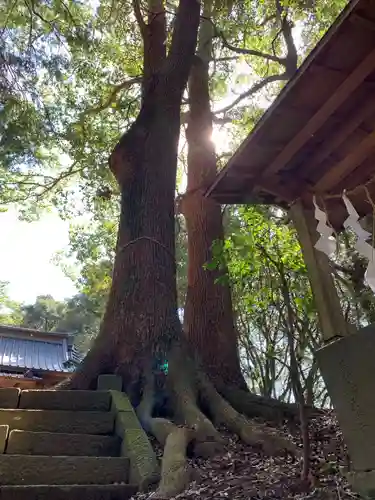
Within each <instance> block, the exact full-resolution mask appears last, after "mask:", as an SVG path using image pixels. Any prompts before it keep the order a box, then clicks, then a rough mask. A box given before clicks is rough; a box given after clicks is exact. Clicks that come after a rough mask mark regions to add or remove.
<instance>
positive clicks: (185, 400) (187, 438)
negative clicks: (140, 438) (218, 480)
mask: <svg viewBox="0 0 375 500" xmlns="http://www.w3.org/2000/svg"><path fill="white" fill-rule="evenodd" d="M168 362H169V365H168V366H169V371H168V375H167V378H166V387H165V389H166V392H167V394H168V410H169V411H170V413H169V411H168V413H167V415H168V418H158V417H157V416H155V415H154V407H155V401H156V398H155V375H154V373H153V371H152V367H151V363H150V366H149V367H146V368H145V367H144V366H143V375H142V378H139V379H138V375H137V377H136V378H137V380H139V382H140V384H139V385H140V386H141V388H142V398H141V402H140V404H139V405H138V406H137V408H136V411H137V415H138V417H139V419H140V421H141V423H142V425H143V427H144V429H145V430H146V431H147V432H148V433H150V434H152V435H153V436H154V437H155V438H156V439H157V440H158V442H159V443H160V444H161V446H163V447H164V454H163V459H162V464H161V481H160V484H159V487H158V489H157V491H156V493H155V495H154V496H153V498H155V499H168V498H172V497H174V496H176V495H178V494H179V493H181V492H182V491H183V490H184V489H185V488H186V486H187V485H188V483H189V482H190V481H191V469H190V467H189V465H188V460H187V455H188V452H189V453H190V452H193V454H194V455H195V456H202V457H204V458H208V457H210V456H212V455H213V454H215V453H217V452H218V451H219V450H220V449H222V446H223V443H224V439H223V437H222V435H221V434H220V432H219V431H218V430H217V426H221V425H224V426H225V427H226V428H228V429H229V430H230V431H231V432H233V433H235V434H237V435H238V436H239V437H240V438H241V439H242V440H243V441H244V442H245V443H246V444H249V445H251V446H254V447H256V448H258V449H260V450H262V451H263V452H264V453H266V454H267V455H277V454H279V453H285V452H286V451H287V452H289V453H291V454H293V455H294V456H299V450H298V449H297V448H296V447H295V446H294V445H293V444H292V443H290V442H289V441H288V440H286V439H284V438H283V437H281V436H279V435H277V434H276V432H275V433H272V432H271V431H270V430H269V429H268V428H266V427H265V426H262V425H261V424H259V423H255V422H250V421H249V420H248V419H247V418H246V417H245V416H244V415H243V414H241V413H239V412H238V411H237V410H236V409H234V408H233V406H231V405H230V404H229V403H228V402H227V400H226V399H225V398H224V397H223V396H222V395H221V394H220V393H219V392H218V391H217V390H216V388H215V386H214V384H213V383H212V382H211V380H210V379H209V378H208V376H207V375H206V374H205V373H204V371H203V370H202V369H201V368H200V366H199V364H198V363H196V362H195V361H194V360H193V359H192V358H189V357H188V355H187V354H186V351H185V349H184V348H183V347H182V346H181V345H180V344H177V345H175V346H173V348H172V349H171V351H170V352H169V353H168ZM93 363H94V360H93V358H91V359H89V360H88V362H86V367H89V368H90V370H88V373H89V374H90V376H89V377H85V373H81V374H80V375H79V377H78V378H77V377H76V376H74V377H73V384H72V386H73V387H74V388H78V387H77V385H79V386H80V385H81V382H82V383H86V384H87V383H89V379H90V380H91V379H92V373H93V371H92V369H91V368H92V366H93ZM99 367H100V365H99ZM83 381H85V382H83ZM78 382H79V383H78ZM129 387H130V386H129V385H128V389H129ZM85 388H87V387H85ZM244 394H246V393H244ZM138 401H139V399H138ZM201 408H203V409H204V411H202V409H201ZM205 412H206V413H207V414H206V413H205ZM262 416H263V415H262Z"/></svg>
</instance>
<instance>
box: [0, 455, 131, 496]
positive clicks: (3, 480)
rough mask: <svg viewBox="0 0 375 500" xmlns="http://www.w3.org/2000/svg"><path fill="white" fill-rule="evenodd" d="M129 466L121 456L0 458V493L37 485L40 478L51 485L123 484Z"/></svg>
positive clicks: (8, 456) (6, 456)
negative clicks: (13, 487)
mask: <svg viewBox="0 0 375 500" xmlns="http://www.w3.org/2000/svg"><path fill="white" fill-rule="evenodd" d="M129 465H130V464H129V459H127V458H123V457H84V456H73V457H72V456H41V455H1V456H0V470H1V477H0V484H1V488H0V491H1V490H2V487H3V486H34V485H38V484H40V479H41V475H42V477H45V478H48V481H50V483H51V484H53V485H71V484H83V485H84V484H102V485H104V484H114V483H127V481H128V477H129ZM0 498H1V497H0Z"/></svg>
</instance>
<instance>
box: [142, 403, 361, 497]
mask: <svg viewBox="0 0 375 500" xmlns="http://www.w3.org/2000/svg"><path fill="white" fill-rule="evenodd" d="M309 430H310V437H311V457H312V467H313V475H312V478H311V481H310V484H309V485H307V484H303V483H302V481H301V478H300V471H301V463H300V462H299V461H297V460H295V459H293V458H292V457H290V456H286V455H285V456H278V457H265V456H262V454H261V452H260V451H259V450H256V449H254V448H252V447H250V446H246V445H244V444H242V443H241V442H240V441H239V440H238V439H236V438H234V437H233V436H231V435H230V434H228V433H227V432H225V430H224V431H223V434H224V436H225V437H226V439H227V445H226V446H225V449H224V450H223V452H222V453H221V454H219V455H217V456H215V457H214V458H212V459H210V460H201V459H192V460H190V465H191V467H192V468H193V475H192V476H193V478H194V481H193V482H192V483H191V484H190V486H189V488H188V489H187V490H186V491H185V492H184V493H182V494H180V495H178V496H176V497H175V499H178V500H188V499H189V500H192V499H198V498H199V499H203V500H204V499H220V498H228V499H230V500H252V499H253V500H258V499H259V500H266V499H267V500H276V499H289V500H297V499H298V500H302V499H306V500H307V499H309V500H310V499H311V500H312V499H315V500H349V499H351V500H353V499H359V498H360V497H359V496H358V495H356V494H354V493H353V492H352V491H351V489H350V487H349V486H348V484H347V482H346V481H345V479H344V478H343V475H342V474H341V472H340V468H341V467H348V466H349V458H348V455H347V452H346V449H345V445H344V443H343V439H342V434H341V432H340V429H339V427H338V425H337V422H336V420H335V418H334V416H333V414H332V413H327V414H326V415H325V416H322V417H319V418H316V419H313V420H312V421H311V422H310V427H309ZM278 432H280V433H282V434H283V435H285V436H289V438H290V439H292V440H293V441H294V442H295V443H296V444H297V446H299V447H302V444H301V440H300V432H299V428H298V427H297V426H296V425H295V424H288V423H285V425H283V426H282V427H281V428H280V429H279V430H278ZM158 452H159V453H160V450H158ZM148 499H150V500H152V492H151V493H148V494H138V495H137V496H135V497H134V500H148Z"/></svg>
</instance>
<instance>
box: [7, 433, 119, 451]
mask: <svg viewBox="0 0 375 500" xmlns="http://www.w3.org/2000/svg"><path fill="white" fill-rule="evenodd" d="M120 446H121V439H120V438H119V437H118V436H112V435H100V434H72V433H58V432H57V433H55V432H34V431H22V430H18V429H13V430H12V431H10V433H9V436H8V441H7V446H6V450H5V453H6V454H13V455H44V456H45V455H48V456H93V457H116V456H119V452H120Z"/></svg>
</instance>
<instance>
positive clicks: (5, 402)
mask: <svg viewBox="0 0 375 500" xmlns="http://www.w3.org/2000/svg"><path fill="white" fill-rule="evenodd" d="M20 393H21V391H20V390H19V389H17V388H15V387H14V388H13V387H9V388H5V387H2V388H0V408H17V407H18V401H19V397H20Z"/></svg>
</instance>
